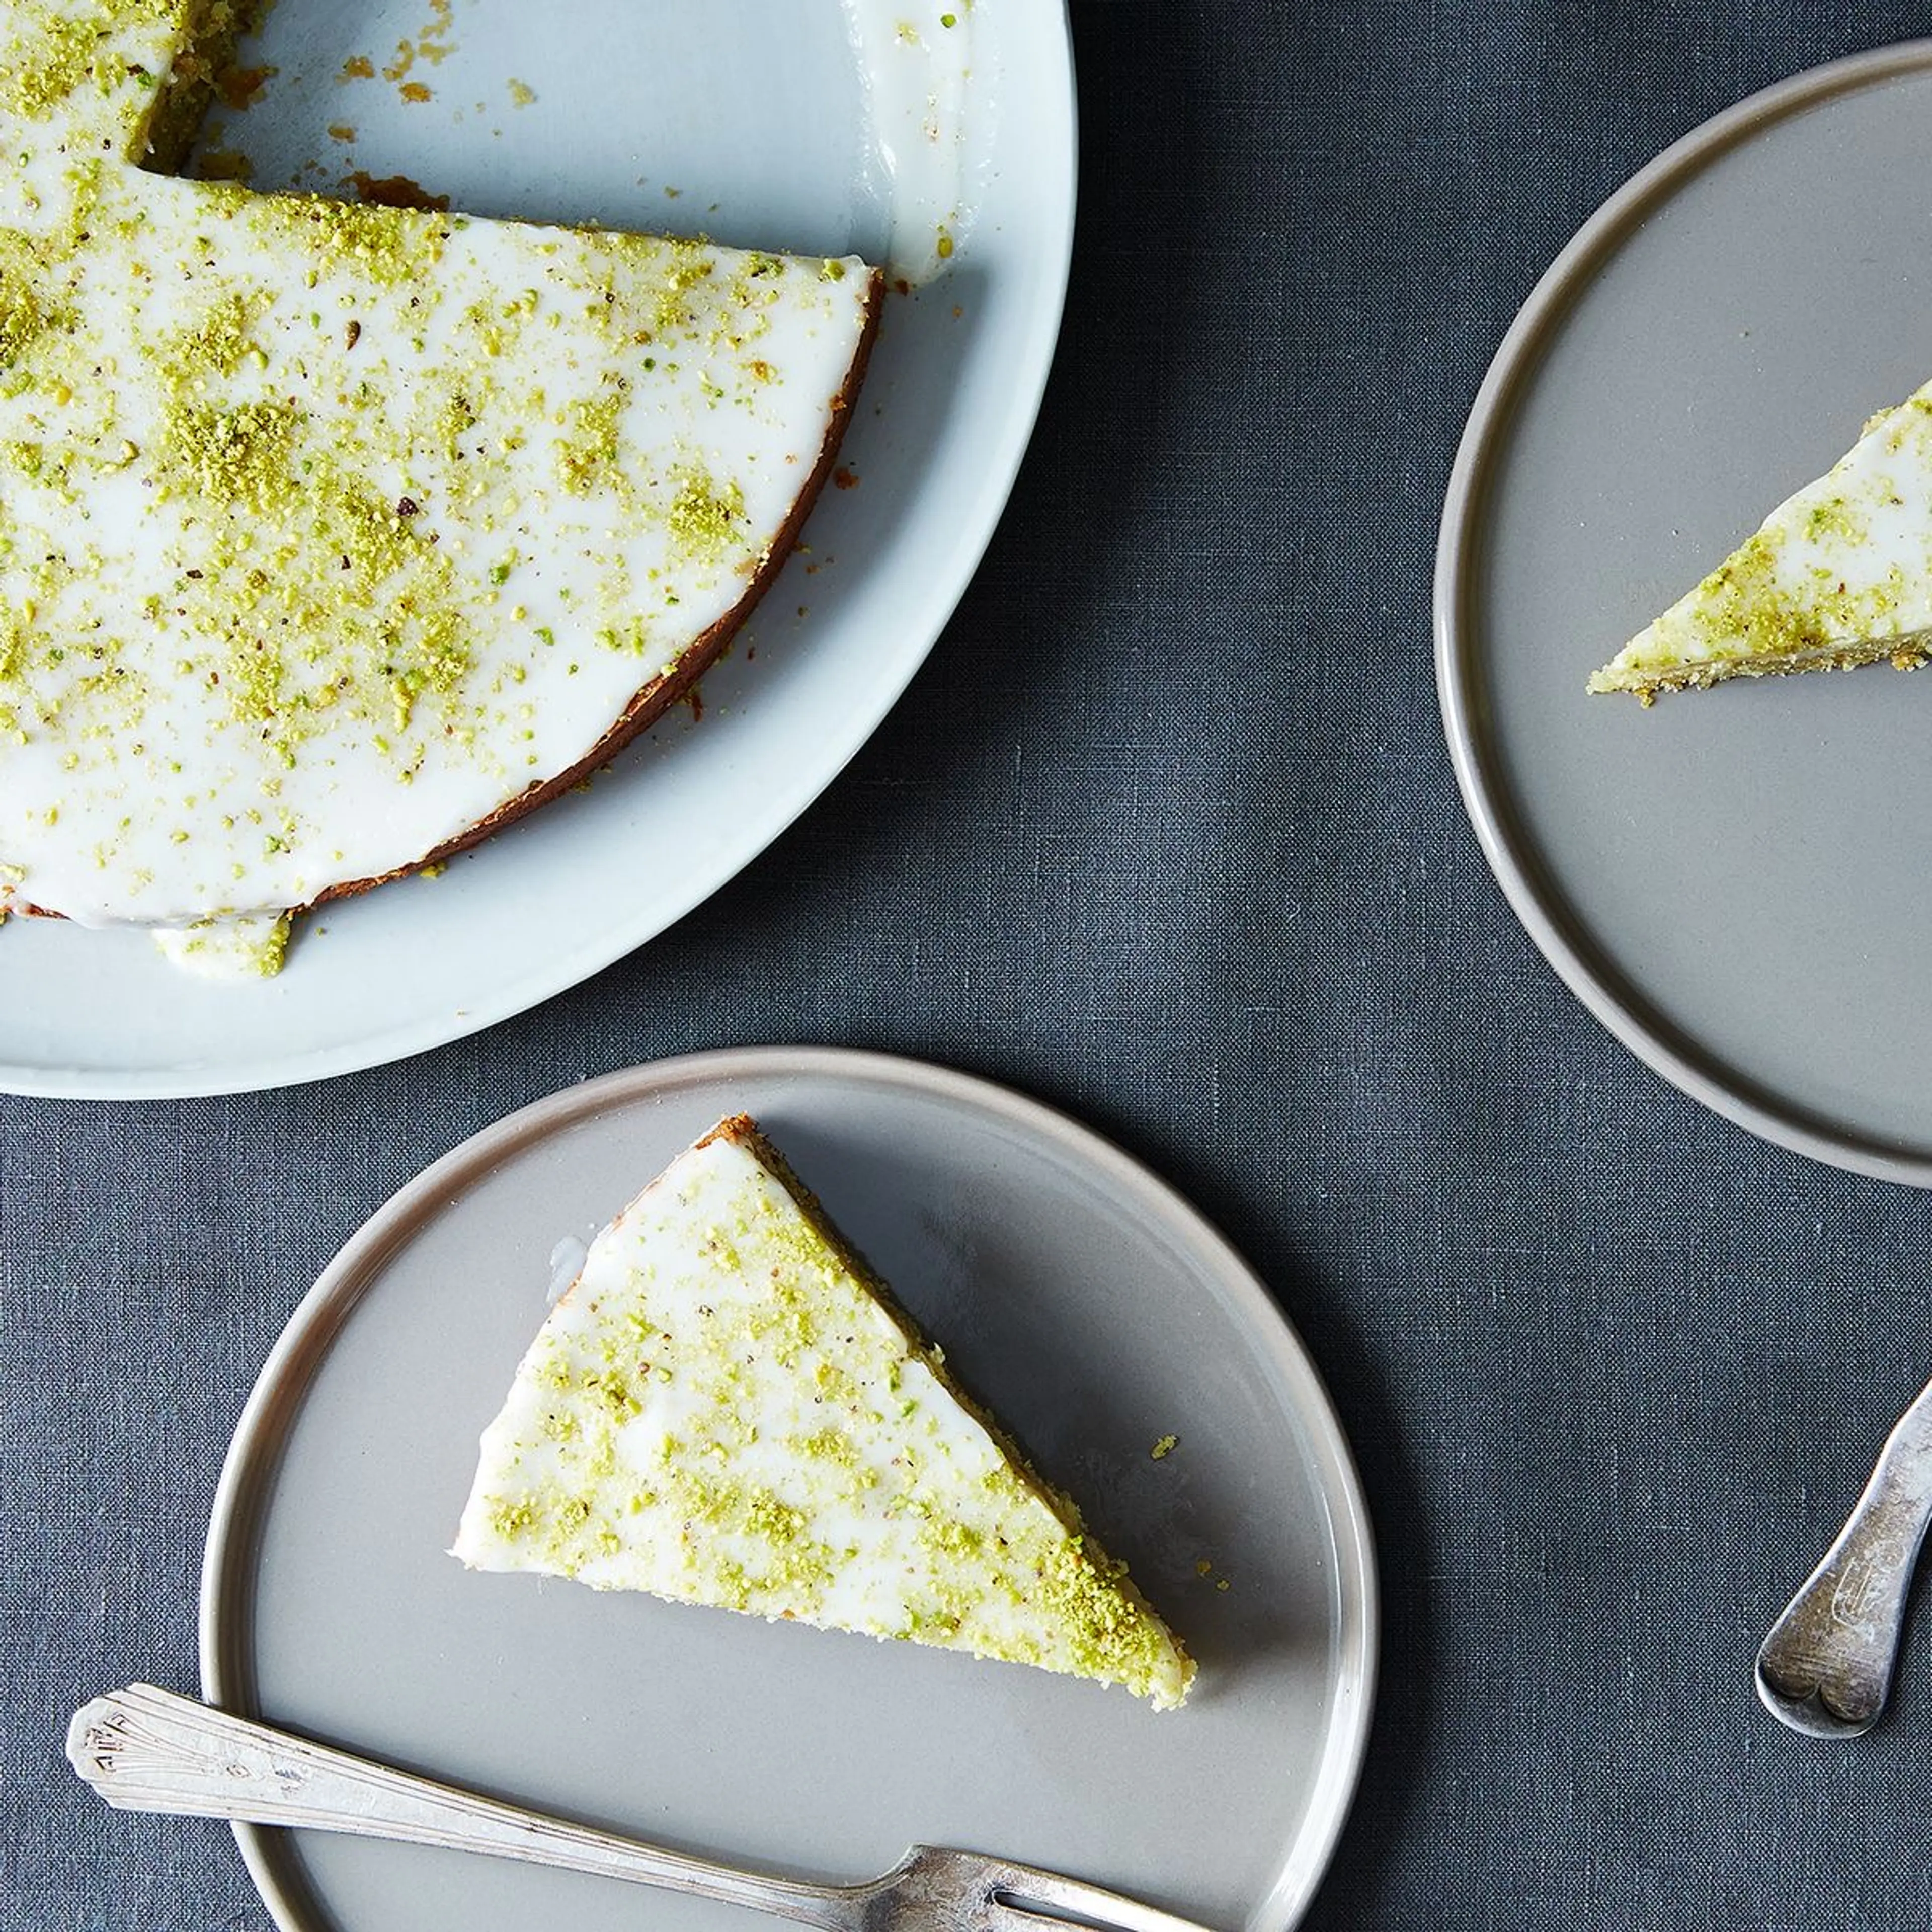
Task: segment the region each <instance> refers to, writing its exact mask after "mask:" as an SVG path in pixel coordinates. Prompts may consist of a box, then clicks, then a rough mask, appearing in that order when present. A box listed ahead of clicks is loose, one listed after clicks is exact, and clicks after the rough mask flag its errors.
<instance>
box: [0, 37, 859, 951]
mask: <svg viewBox="0 0 1932 1932" xmlns="http://www.w3.org/2000/svg"><path fill="white" fill-rule="evenodd" d="M243 20H244V10H243V8H242V7H241V6H239V5H236V4H231V0H0V139H4V142H5V153H6V155H7V161H6V165H5V167H4V168H0V914H4V913H5V910H7V907H8V906H9V904H11V905H12V906H13V908H14V909H16V910H37V911H42V912H47V913H58V914H62V915H64V916H66V917H68V918H70V919H74V920H76V921H77V922H81V923H83V924H88V925H109V924H115V923H132V924H136V925H142V926H151V927H153V928H155V929H161V930H164V931H169V932H172V933H174V934H175V935H177V937H176V938H175V941H174V947H173V950H175V952H176V953H178V954H189V955H192V954H194V953H202V954H204V955H205V956H211V957H213V958H215V959H223V958H226V959H230V960H231V961H232V959H233V957H234V956H236V953H237V950H238V949H237V948H236V946H235V945H234V944H232V943H231V935H232V934H233V932H236V931H237V930H240V931H243V932H253V933H254V935H257V938H259V939H260V941H261V943H260V944H257V945H256V946H255V947H254V950H253V952H252V954H250V953H249V948H248V947H247V946H244V947H242V948H241V949H240V950H241V951H242V953H244V954H248V955H249V956H251V957H252V958H253V959H254V963H256V964H257V965H258V966H260V967H261V968H264V969H270V968H272V966H273V965H274V964H275V962H277V960H278V959H279V947H280V940H281V935H282V934H283V933H284V932H285V930H286V922H285V921H284V919H283V917H282V916H283V915H284V914H285V913H287V912H288V911H289V910H290V909H291V908H299V907H308V906H311V905H314V904H317V902H318V901H323V900H326V899H329V898H334V897H336V896H338V895H341V894H343V893H345V892H354V891H357V890H359V889H362V887H364V886H367V885H369V884H371V883H378V882H380V881H381V880H385V879H386V878H389V877H392V876H395V874H398V873H401V872H404V871H410V870H413V869H416V868H420V867H422V866H424V865H429V864H432V863H434V862H437V861H440V860H441V859H444V858H446V857H448V856H450V855H451V854H452V853H455V852H457V851H458V850H462V849H463V848H464V847H466V846H468V845H469V844H472V843H474V842H475V841H476V840H477V839H478V838H481V837H482V836H484V835H485V834H487V832H490V831H491V830H493V829H495V828H496V827H497V826H500V825H501V824H502V823H505V822H506V821H507V820H509V819H511V818H513V817H516V816H517V815H518V814H520V813H522V812H523V811H527V810H529V808H531V807H532V806H533V805H537V804H540V803H541V802H543V801H544V799H548V798H550V797H552V796H555V795H556V793H559V791H561V790H564V789H565V788H566V787H568V786H570V785H571V784H573V783H574V782H576V781H577V780H578V779H580V778H581V777H582V776H583V775H584V774H586V772H589V771H590V770H592V769H595V767H596V766H598V765H600V764H601V763H604V762H605V761H606V760H607V759H609V758H610V757H611V756H612V755H613V754H614V752H615V751H617V750H618V749H619V748H620V747H621V746H622V745H623V744H624V743H625V742H627V741H628V739H630V738H631V737H632V736H634V734H635V733H637V731H639V730H641V729H642V728H643V727H645V726H646V724H649V722H650V721H652V719H653V718H656V717H658V715H661V713H662V712H663V711H664V709H665V707H666V706H667V705H669V704H670V703H672V702H673V700H675V699H676V697H679V695H681V694H682V693H683V692H684V691H686V690H688V688H689V687H690V686H691V684H692V683H693V682H694V680H695V679H697V676H699V675H700V673H701V672H702V671H703V670H704V669H705V668H706V667H707V666H708V665H709V664H710V663H711V662H712V661H713V660H714V659H715V657H716V656H717V655H718V652H719V651H720V650H721V649H722V648H723V647H724V643H726V641H727V640H728V638H729V637H730V635H731V634H732V633H733V631H734V630H735V629H736V627H737V626H738V625H739V623H740V622H742V619H743V618H744V616H745V614H746V613H747V611H748V610H749V608H750V607H751V604H752V603H753V602H754V601H755V599H756V598H757V595H759V593H760V591H761V590H762V589H763V587H764V586H765V585H766V583H767V582H768V581H769V579H770V578H771V577H772V575H773V574H774V573H775V571H776V570H777V568H778V565H780V564H781V562H782V561H783V559H784V556H785V554H786V553H787V550H788V549H789V547H790V544H791V543H792V541H793V538H794V537H795V536H796V532H797V531H798V529H799V526H800V523H801V522H802V519H803V517H804V516H805V512H806V510H807V508H808V506H809V505H810V503H811V500H812V498H813V496H814V493H815V492H816V490H817V487H818V485H819V483H820V480H821V479H822V478H823V476H824V475H825V474H826V472H827V470H828V469H829V466H830V463H831V461H832V455H833V452H834V449H835V446H836V444H837V442H838V436H839V433H840V431H841V427H842V425H843V424H844V420H845V418H846V416H847V412H848V410H849V408H850V404H851V401H852V398H853V393H854V390H855V388H856V385H857V383H858V382H859V380H860V377H861V375H862V371H863V367H864V363H865V356H866V353H867V350H868V347H869V344H870V341H871V333H872V331H873V329H874V325H875V322H876V319H877V308H878V302H879V291H880V280H879V278H878V277H877V275H876V274H875V273H874V272H873V271H871V269H868V268H867V266H865V264H864V263H862V262H859V261H858V260H856V259H853V258H845V259H840V260H825V259H822V258H817V257H814V258H811V259H796V258H793V257H788V256H784V255H780V254H766V253H760V252H748V251H739V250H733V249H727V248H714V247H712V246H710V245H707V244H705V243H702V242H692V241H673V240H665V239H652V238H649V237H646V236H628V235H620V234H615V233H594V232H582V231H577V230H572V229H564V228H559V227H544V226H527V225H523V224H519V223H508V222H497V221H484V220H469V219H467V218H466V217H463V216H462V215H460V214H445V213H440V212H438V211H435V210H434V209H413V208H392V207H377V206H364V205H356V204H348V203H343V202H333V201H329V200H326V199H320V198H317V197H314V196H306V195H292V194H280V195H268V194H257V193H252V192H251V191H250V190H248V189H247V188H245V187H241V186H239V185H237V184H234V183H232V182H214V181H190V180H185V179H182V178H177V177H175V176H174V175H169V174H167V173H165V172H158V171H157V170H159V169H164V168H166V167H167V166H171V165H172V164H174V163H176V162H177V161H178V160H179V158H180V157H181V153H182V151H183V149H184V145H185V142H186V141H187V138H188V136H190V134H191V133H192V131H193V128H194V127H195V125H196V123H197V121H198V119H199V115H200V112H201V110H202V107H204V106H205V103H206V101H207V98H208V94H209V92H210V90H211V86H212V84H213V83H214V80H215V79H216V78H217V76H218V74H220V71H221V70H222V68H223V63H224V62H226V61H227V60H229V58H230V56H231V54H232V49H233V40H234V37H235V35H236V31H238V29H239V27H240V26H242V24H243ZM248 919H253V920H254V925H253V926H248V925H245V924H244V925H242V926H237V924H236V922H238V921H247V920H248ZM181 935H187V936H186V937H185V938H183V937H181Z"/></svg>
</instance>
